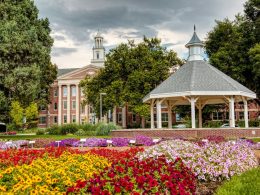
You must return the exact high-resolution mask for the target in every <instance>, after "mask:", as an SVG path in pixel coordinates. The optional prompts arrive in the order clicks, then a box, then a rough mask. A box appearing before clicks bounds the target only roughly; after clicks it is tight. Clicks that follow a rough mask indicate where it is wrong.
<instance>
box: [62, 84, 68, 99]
mask: <svg viewBox="0 0 260 195" xmlns="http://www.w3.org/2000/svg"><path fill="white" fill-rule="evenodd" d="M67 95H68V88H67V86H64V87H63V97H67Z"/></svg>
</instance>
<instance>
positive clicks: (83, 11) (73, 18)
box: [35, 0, 245, 68]
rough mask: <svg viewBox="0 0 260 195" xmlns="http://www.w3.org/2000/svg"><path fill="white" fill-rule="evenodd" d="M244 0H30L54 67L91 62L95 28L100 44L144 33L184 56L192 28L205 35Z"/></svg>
mask: <svg viewBox="0 0 260 195" xmlns="http://www.w3.org/2000/svg"><path fill="white" fill-rule="evenodd" d="M244 3H245V0H35V4H36V6H37V7H38V9H39V14H40V17H47V18H49V20H50V25H51V28H52V34H51V36H52V37H53V38H54V46H53V49H52V62H53V63H56V64H57V65H58V67H59V68H72V67H82V66H86V65H88V64H90V60H91V58H92V56H91V54H92V52H91V51H92V47H93V37H94V36H95V34H96V33H97V31H98V29H99V30H100V31H101V33H102V35H103V37H104V39H105V48H106V51H107V52H108V51H109V49H111V48H113V47H115V46H116V45H118V44H119V43H122V42H127V40H128V39H134V40H136V41H137V42H138V41H140V40H141V39H142V37H143V35H146V36H147V37H155V36H157V37H158V38H160V39H161V40H162V44H164V45H165V46H166V47H167V48H168V49H173V50H175V51H176V52H177V53H178V55H179V57H180V58H185V56H186V51H187V50H186V48H185V47H184V45H185V43H187V42H188V41H189V39H190V38H191V36H192V33H193V25H194V24H196V28H197V34H198V35H199V37H200V38H201V39H202V40H204V39H205V37H206V35H207V32H209V31H210V30H211V29H212V27H213V26H214V25H215V20H222V19H223V18H226V17H228V18H230V19H233V18H234V16H235V14H237V13H239V12H242V11H243V4H244Z"/></svg>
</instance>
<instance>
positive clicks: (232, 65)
mask: <svg viewBox="0 0 260 195" xmlns="http://www.w3.org/2000/svg"><path fill="white" fill-rule="evenodd" d="M244 7H245V10H244V11H245V13H244V15H237V16H236V19H235V20H234V21H230V20H228V19H225V20H223V21H216V23H217V25H216V26H215V27H214V29H213V30H212V31H210V32H209V33H208V37H207V40H206V45H205V47H206V52H207V54H208V56H209V59H210V63H211V64H212V65H214V66H216V67H217V68H218V69H220V70H221V71H223V72H224V73H226V74H227V75H229V76H231V77H232V78H234V79H235V80H237V81H239V82H240V83H242V84H243V85H245V86H247V87H248V88H249V89H251V90H252V91H255V92H256V93H257V94H258V96H259V95H260V80H259V78H260V74H259V62H257V60H258V58H256V57H254V56H253V54H255V53H258V52H259V51H258V46H257V44H259V42H260V39H259V37H260V30H259V29H260V1H259V0H248V1H247V2H246V3H245V6H244ZM253 48H255V49H253Z"/></svg>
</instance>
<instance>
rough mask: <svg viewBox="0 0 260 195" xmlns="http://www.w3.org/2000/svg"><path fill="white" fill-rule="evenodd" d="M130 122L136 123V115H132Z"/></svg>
mask: <svg viewBox="0 0 260 195" xmlns="http://www.w3.org/2000/svg"><path fill="white" fill-rule="evenodd" d="M132 121H133V122H134V123H135V122H136V114H132Z"/></svg>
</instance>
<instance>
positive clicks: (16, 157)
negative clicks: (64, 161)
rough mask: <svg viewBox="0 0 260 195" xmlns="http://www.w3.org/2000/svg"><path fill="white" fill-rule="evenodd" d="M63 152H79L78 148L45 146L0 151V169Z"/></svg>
mask: <svg viewBox="0 0 260 195" xmlns="http://www.w3.org/2000/svg"><path fill="white" fill-rule="evenodd" d="M64 152H70V153H76V154H78V153H80V151H78V150H72V149H70V148H64V147H60V148H53V147H51V148H45V149H44V150H36V149H32V150H23V149H18V150H16V149H9V150H4V151H0V170H3V169H5V168H7V167H9V166H17V165H23V164H31V163H32V161H33V160H35V159H37V158H42V157H44V156H49V157H55V158H58V157H59V156H60V155H61V154H63V153H64Z"/></svg>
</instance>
